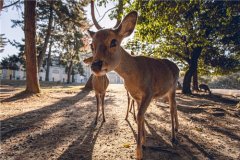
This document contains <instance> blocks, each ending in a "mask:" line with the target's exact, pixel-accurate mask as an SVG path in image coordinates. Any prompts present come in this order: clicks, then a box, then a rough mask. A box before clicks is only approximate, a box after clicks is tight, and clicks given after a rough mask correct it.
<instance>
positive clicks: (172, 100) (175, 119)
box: [169, 90, 179, 143]
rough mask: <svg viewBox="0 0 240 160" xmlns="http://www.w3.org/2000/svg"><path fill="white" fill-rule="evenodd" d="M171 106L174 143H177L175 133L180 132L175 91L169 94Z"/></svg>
mask: <svg viewBox="0 0 240 160" xmlns="http://www.w3.org/2000/svg"><path fill="white" fill-rule="evenodd" d="M169 106H170V114H171V121H172V143H177V139H176V134H175V131H176V132H177V131H178V126H179V124H178V115H177V105H176V99H175V90H174V91H173V92H171V93H170V94H169Z"/></svg>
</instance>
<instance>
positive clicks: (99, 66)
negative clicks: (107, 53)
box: [91, 60, 103, 72]
mask: <svg viewBox="0 0 240 160" xmlns="http://www.w3.org/2000/svg"><path fill="white" fill-rule="evenodd" d="M102 65H103V61H101V60H96V61H94V62H93V63H92V65H91V69H92V71H94V72H100V71H101V69H102Z"/></svg>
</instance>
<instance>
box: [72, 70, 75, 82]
mask: <svg viewBox="0 0 240 160" xmlns="http://www.w3.org/2000/svg"><path fill="white" fill-rule="evenodd" d="M74 82H75V80H74V72H72V83H74Z"/></svg>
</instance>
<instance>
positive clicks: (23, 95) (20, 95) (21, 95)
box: [1, 91, 34, 102]
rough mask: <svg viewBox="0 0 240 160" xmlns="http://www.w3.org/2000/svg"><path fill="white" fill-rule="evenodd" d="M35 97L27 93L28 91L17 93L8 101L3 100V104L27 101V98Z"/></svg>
mask: <svg viewBox="0 0 240 160" xmlns="http://www.w3.org/2000/svg"><path fill="white" fill-rule="evenodd" d="M33 95H34V94H32V93H27V92H26V91H22V92H19V93H16V94H15V95H14V96H12V97H8V98H6V99H3V100H2V101H1V102H13V101H17V100H20V99H25V98H28V97H31V96H33Z"/></svg>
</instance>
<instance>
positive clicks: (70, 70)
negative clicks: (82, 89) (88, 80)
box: [67, 61, 73, 84]
mask: <svg viewBox="0 0 240 160" xmlns="http://www.w3.org/2000/svg"><path fill="white" fill-rule="evenodd" d="M72 66H73V62H72V61H71V62H70V65H69V67H68V72H67V83H68V84H69V83H70V81H71V73H72Z"/></svg>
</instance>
